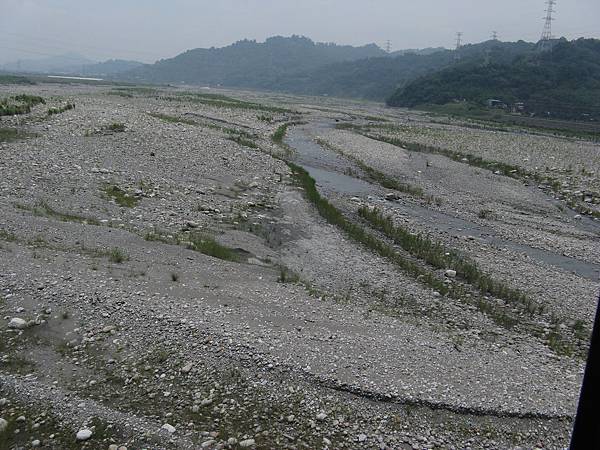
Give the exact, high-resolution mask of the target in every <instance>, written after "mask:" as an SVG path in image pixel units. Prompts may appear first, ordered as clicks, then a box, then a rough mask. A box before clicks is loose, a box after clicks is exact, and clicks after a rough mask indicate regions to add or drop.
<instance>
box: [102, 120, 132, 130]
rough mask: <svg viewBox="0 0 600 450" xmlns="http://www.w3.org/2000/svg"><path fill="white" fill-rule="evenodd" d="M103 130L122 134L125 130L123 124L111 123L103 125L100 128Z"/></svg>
mask: <svg viewBox="0 0 600 450" xmlns="http://www.w3.org/2000/svg"><path fill="white" fill-rule="evenodd" d="M102 129H103V130H106V131H112V132H113V133H123V132H124V131H125V130H127V128H126V127H125V124H124V123H120V122H113V123H111V124H108V125H105V126H104V127H102Z"/></svg>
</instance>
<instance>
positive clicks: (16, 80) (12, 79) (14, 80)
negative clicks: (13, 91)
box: [0, 75, 35, 85]
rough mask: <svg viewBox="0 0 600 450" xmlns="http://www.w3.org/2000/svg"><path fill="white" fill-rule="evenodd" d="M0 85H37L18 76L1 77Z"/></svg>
mask: <svg viewBox="0 0 600 450" xmlns="http://www.w3.org/2000/svg"><path fill="white" fill-rule="evenodd" d="M0 84H26V85H34V84H35V83H34V82H33V81H31V80H30V79H29V78H25V77H20V76H16V75H0Z"/></svg>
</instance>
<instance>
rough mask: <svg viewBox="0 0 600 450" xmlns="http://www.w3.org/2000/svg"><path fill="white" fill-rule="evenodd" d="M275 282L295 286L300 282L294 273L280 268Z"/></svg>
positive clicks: (285, 268)
mask: <svg viewBox="0 0 600 450" xmlns="http://www.w3.org/2000/svg"><path fill="white" fill-rule="evenodd" d="M277 281H278V282H279V283H292V284H295V283H299V282H300V276H299V275H298V274H297V273H295V272H291V271H290V270H289V269H288V268H287V267H280V269H279V277H278V278H277Z"/></svg>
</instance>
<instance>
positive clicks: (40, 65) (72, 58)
mask: <svg viewBox="0 0 600 450" xmlns="http://www.w3.org/2000/svg"><path fill="white" fill-rule="evenodd" d="M142 65H143V63H141V62H137V61H126V60H120V59H109V60H107V61H103V62H97V61H94V60H92V59H89V58H87V57H85V56H82V55H80V54H77V53H65V54H62V55H57V56H48V57H44V58H40V59H24V60H20V61H13V62H9V63H6V64H3V65H0V70H3V71H6V72H25V73H43V74H69V75H95V76H111V75H116V74H119V73H122V72H127V71H129V70H132V69H135V68H136V67H139V66H142Z"/></svg>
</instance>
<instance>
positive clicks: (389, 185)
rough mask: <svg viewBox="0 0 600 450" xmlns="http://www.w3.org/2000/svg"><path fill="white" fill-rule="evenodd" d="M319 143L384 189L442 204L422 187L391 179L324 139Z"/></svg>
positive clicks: (319, 140)
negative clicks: (426, 193)
mask: <svg viewBox="0 0 600 450" xmlns="http://www.w3.org/2000/svg"><path fill="white" fill-rule="evenodd" d="M317 143H318V144H319V145H320V146H322V147H326V148H328V149H330V150H331V151H334V152H336V153H338V154H340V155H342V156H343V157H344V158H347V159H349V160H351V161H352V162H354V164H356V165H357V166H358V167H360V168H361V170H362V171H363V172H365V173H366V174H367V175H368V176H369V178H371V179H373V180H374V181H375V182H377V183H378V184H379V185H381V186H382V187H384V188H386V189H393V190H395V191H399V192H404V193H405V194H409V195H412V196H414V197H418V198H423V199H425V200H427V201H428V202H433V201H434V200H435V201H436V203H441V200H440V199H435V198H434V197H433V196H430V195H425V194H424V193H423V189H421V188H420V187H418V186H413V185H411V184H408V183H402V182H400V181H398V180H396V179H394V178H391V177H389V176H387V175H386V174H385V173H383V172H380V171H379V170H377V169H374V168H373V167H371V166H368V165H367V164H365V163H364V162H363V161H362V160H361V159H359V158H356V157H355V156H352V155H348V154H347V153H345V152H343V151H342V150H340V149H339V148H337V147H335V146H333V145H331V144H330V143H329V142H327V141H325V140H323V139H319V138H317Z"/></svg>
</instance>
